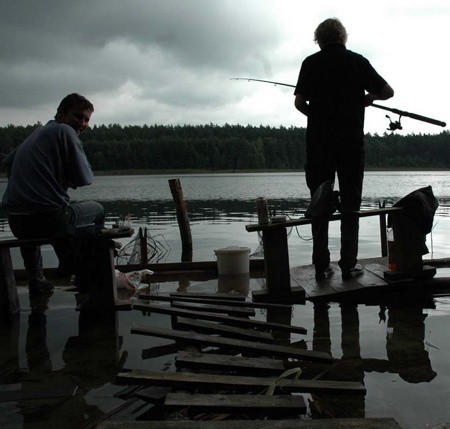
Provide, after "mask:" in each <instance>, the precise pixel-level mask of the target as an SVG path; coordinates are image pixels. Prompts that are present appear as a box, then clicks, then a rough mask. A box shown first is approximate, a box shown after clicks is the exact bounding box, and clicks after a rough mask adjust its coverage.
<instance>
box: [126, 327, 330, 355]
mask: <svg viewBox="0 0 450 429" xmlns="http://www.w3.org/2000/svg"><path fill="white" fill-rule="evenodd" d="M131 333H132V334H140V335H150V336H153V337H160V338H170V339H172V340H181V341H186V342H189V343H200V344H204V345H209V346H213V347H227V348H230V349H236V350H245V351H253V352H258V353H261V354H265V355H273V356H283V357H292V358H295V359H301V360H309V361H313V362H332V360H333V358H332V357H331V356H330V355H329V354H328V353H325V352H316V351H311V350H302V349H298V348H296V347H290V346H279V345H276V344H264V343H256V342H252V341H245V340H235V339H232V338H221V337H215V336H212V335H204V334H197V333H195V332H185V331H177V330H175V329H163V328H154V327H152V326H142V325H140V326H139V325H134V326H133V327H132V328H131Z"/></svg>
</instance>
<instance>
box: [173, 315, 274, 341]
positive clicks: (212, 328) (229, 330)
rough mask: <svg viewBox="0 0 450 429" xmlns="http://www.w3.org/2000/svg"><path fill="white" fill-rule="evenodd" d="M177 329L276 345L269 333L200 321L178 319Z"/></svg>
mask: <svg viewBox="0 0 450 429" xmlns="http://www.w3.org/2000/svg"><path fill="white" fill-rule="evenodd" d="M174 327H175V328H179V329H184V330H194V331H196V332H199V333H201V334H218V335H220V336H222V337H228V338H242V339H250V340H254V341H261V342H263V343H274V342H275V338H274V337H273V335H272V334H270V333H268V332H262V331H257V330H255V329H243V328H236V327H235V326H226V325H221V324H219V323H210V322H203V321H200V320H193V319H187V318H185V317H178V318H177V321H176V326H174Z"/></svg>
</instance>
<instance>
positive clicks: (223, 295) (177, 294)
mask: <svg viewBox="0 0 450 429" xmlns="http://www.w3.org/2000/svg"><path fill="white" fill-rule="evenodd" d="M170 296H174V297H177V298H189V297H191V298H203V299H225V300H229V301H245V295H238V294H229V293H201V292H172V293H171V294H170Z"/></svg>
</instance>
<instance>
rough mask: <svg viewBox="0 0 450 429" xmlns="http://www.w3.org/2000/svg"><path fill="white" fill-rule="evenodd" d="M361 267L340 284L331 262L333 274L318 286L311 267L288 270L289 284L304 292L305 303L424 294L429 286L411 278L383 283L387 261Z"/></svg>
mask: <svg viewBox="0 0 450 429" xmlns="http://www.w3.org/2000/svg"><path fill="white" fill-rule="evenodd" d="M360 263H361V265H362V266H363V268H364V272H363V275H361V276H359V277H357V278H354V279H350V280H342V277H341V270H340V269H339V266H338V264H337V263H335V262H333V263H332V264H331V265H332V266H333V268H334V274H333V275H331V276H330V278H328V279H325V280H323V281H321V282H318V281H316V279H315V271H314V266H313V265H306V266H300V267H292V268H291V269H290V273H291V283H292V285H293V286H295V287H302V288H303V289H304V291H305V298H306V299H308V300H315V299H330V300H341V299H345V298H353V297H363V298H364V297H371V296H374V295H377V294H383V293H388V294H390V293H393V292H394V293H395V292H401V291H405V290H411V289H416V290H420V289H421V290H423V291H426V290H427V289H425V288H426V287H429V286H430V284H431V283H421V282H420V281H417V280H415V279H413V278H404V279H398V280H386V279H385V278H384V274H383V273H384V271H386V269H387V266H386V265H387V261H386V258H371V259H365V260H361V261H360Z"/></svg>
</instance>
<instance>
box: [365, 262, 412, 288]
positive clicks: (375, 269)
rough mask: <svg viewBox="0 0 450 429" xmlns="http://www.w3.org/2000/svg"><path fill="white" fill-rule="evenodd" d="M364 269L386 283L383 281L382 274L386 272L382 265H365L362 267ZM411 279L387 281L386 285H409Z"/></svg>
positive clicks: (384, 266)
mask: <svg viewBox="0 0 450 429" xmlns="http://www.w3.org/2000/svg"><path fill="white" fill-rule="evenodd" d="M364 268H365V269H366V270H368V271H370V272H371V273H372V274H375V275H376V276H377V277H379V278H380V279H382V280H383V281H386V280H385V279H384V272H385V271H386V265H382V264H367V265H364ZM412 282H413V280H412V279H399V280H389V282H388V284H409V283H412Z"/></svg>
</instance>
